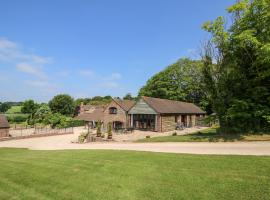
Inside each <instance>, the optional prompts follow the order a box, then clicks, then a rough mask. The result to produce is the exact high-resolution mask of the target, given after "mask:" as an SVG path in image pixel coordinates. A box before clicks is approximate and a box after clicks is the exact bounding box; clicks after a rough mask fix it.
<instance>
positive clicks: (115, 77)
mask: <svg viewBox="0 0 270 200" xmlns="http://www.w3.org/2000/svg"><path fill="white" fill-rule="evenodd" d="M121 78H122V75H121V74H119V73H112V74H111V75H110V76H108V77H106V78H105V80H108V81H114V80H119V79H121Z"/></svg>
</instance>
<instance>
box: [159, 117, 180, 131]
mask: <svg viewBox="0 0 270 200" xmlns="http://www.w3.org/2000/svg"><path fill="white" fill-rule="evenodd" d="M175 127H176V122H175V115H162V116H161V132H167V131H173V130H175Z"/></svg>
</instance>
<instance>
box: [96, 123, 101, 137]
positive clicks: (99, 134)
mask: <svg viewBox="0 0 270 200" xmlns="http://www.w3.org/2000/svg"><path fill="white" fill-rule="evenodd" d="M97 137H101V121H98V123H97Z"/></svg>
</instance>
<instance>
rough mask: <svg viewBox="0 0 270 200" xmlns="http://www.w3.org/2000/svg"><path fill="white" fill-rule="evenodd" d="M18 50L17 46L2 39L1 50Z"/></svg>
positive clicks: (0, 42) (0, 41) (0, 40)
mask: <svg viewBox="0 0 270 200" xmlns="http://www.w3.org/2000/svg"><path fill="white" fill-rule="evenodd" d="M16 48H18V46H17V44H16V43H14V42H12V41H10V40H7V39H5V38H0V49H16Z"/></svg>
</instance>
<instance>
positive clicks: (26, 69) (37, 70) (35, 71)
mask: <svg viewBox="0 0 270 200" xmlns="http://www.w3.org/2000/svg"><path fill="white" fill-rule="evenodd" d="M16 68H17V70H19V71H21V72H23V73H26V74H30V75H33V76H36V77H39V78H46V77H47V76H46V74H45V73H44V72H43V69H42V67H39V66H34V65H32V64H29V63H18V64H17V65H16Z"/></svg>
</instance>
